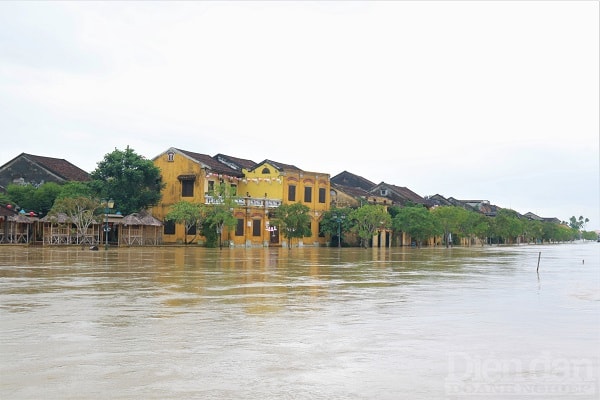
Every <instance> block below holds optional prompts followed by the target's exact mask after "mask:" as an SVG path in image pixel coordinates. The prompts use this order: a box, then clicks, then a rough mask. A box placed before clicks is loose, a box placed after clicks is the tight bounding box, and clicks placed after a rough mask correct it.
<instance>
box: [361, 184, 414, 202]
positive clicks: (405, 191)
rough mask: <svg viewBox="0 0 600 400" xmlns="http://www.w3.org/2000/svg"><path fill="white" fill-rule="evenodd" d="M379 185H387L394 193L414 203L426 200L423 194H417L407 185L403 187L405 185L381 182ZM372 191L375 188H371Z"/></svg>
mask: <svg viewBox="0 0 600 400" xmlns="http://www.w3.org/2000/svg"><path fill="white" fill-rule="evenodd" d="M377 186H378V187H379V186H386V187H388V188H389V189H390V190H392V191H393V192H394V193H396V194H397V195H399V196H401V197H402V198H404V199H405V200H408V201H411V202H413V203H418V204H425V203H426V201H425V199H424V198H422V197H421V196H419V195H418V194H416V193H415V192H413V191H412V190H410V189H409V188H407V187H403V186H396V185H390V184H389V183H383V182H382V183H380V184H379V185H377ZM371 192H373V190H371Z"/></svg>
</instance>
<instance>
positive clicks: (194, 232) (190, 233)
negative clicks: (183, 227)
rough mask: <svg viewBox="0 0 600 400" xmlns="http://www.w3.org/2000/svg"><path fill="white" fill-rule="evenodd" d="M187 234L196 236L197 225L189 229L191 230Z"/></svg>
mask: <svg viewBox="0 0 600 400" xmlns="http://www.w3.org/2000/svg"><path fill="white" fill-rule="evenodd" d="M187 234H188V235H195V234H196V224H194V225H192V226H190V227H189V229H188V230H187Z"/></svg>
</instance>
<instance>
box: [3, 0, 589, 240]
mask: <svg viewBox="0 0 600 400" xmlns="http://www.w3.org/2000/svg"><path fill="white" fill-rule="evenodd" d="M599 14H600V12H599V2H598V1H564V2H563V1H548V2H544V1H531V2H527V1H489V2H488V1H463V2H454V1H420V2H411V1H382V2H375V1H369V2H359V1H331V2H307V1H303V2H292V1H268V2H250V1H239V2H237V1H210V2H199V1H198V2H194V1H185V2H175V1H169V2H159V1H146V2H144V1H133V2H118V1H111V2H91V1H82V2H72V1H69V2H52V1H43V2H35V1H17V2H11V1H2V2H0V130H1V132H2V146H1V147H0V165H2V164H4V163H6V162H8V161H9V160H11V159H12V158H14V157H16V156H17V155H18V154H20V153H22V152H26V153H31V154H36V155H43V156H49V157H57V158H65V159H67V160H69V161H70V162H72V163H74V164H76V165H77V166H79V167H81V168H83V169H85V170H87V171H92V170H93V169H95V168H96V163H97V162H99V161H101V160H102V159H103V157H104V155H105V154H107V153H109V152H111V151H113V150H114V149H115V148H118V149H124V148H125V147H126V146H127V145H129V146H130V147H131V148H133V149H134V150H135V151H136V152H137V153H138V154H140V155H142V156H144V157H147V158H149V159H151V158H153V157H155V156H156V155H158V154H159V153H161V152H163V151H165V150H166V149H167V148H169V147H178V148H182V149H185V150H190V151H194V152H198V153H204V154H209V155H215V154H217V153H224V154H228V155H231V156H236V157H241V158H247V159H252V160H254V161H256V162H260V161H262V160H264V159H267V158H268V159H273V160H276V161H279V162H283V163H287V164H294V165H296V166H297V167H299V168H302V169H304V170H307V171H315V172H324V173H329V174H331V176H334V175H336V174H338V173H340V172H342V171H344V170H347V171H349V172H352V173H354V174H357V175H360V176H363V177H365V178H367V179H369V180H371V181H373V182H375V183H379V182H382V181H383V182H387V183H390V184H394V185H398V186H406V187H408V188H409V189H411V190H413V191H415V192H416V193H418V194H419V195H421V196H427V195H433V194H436V193H438V194H441V195H443V196H446V197H455V198H457V199H485V200H489V201H490V202H491V203H492V204H496V205H498V206H500V207H505V208H512V209H514V210H516V211H518V212H521V213H526V212H528V211H531V212H534V213H536V214H538V215H540V216H543V217H557V218H559V219H561V220H567V219H568V218H569V217H570V216H572V215H576V216H579V215H583V216H584V217H587V218H589V219H590V220H591V221H590V223H589V224H588V226H587V229H600V194H599V187H600V160H599V153H600V139H599V120H600V116H599V109H600V104H599V97H600V94H599V75H600V72H599V40H598V38H599V29H598V21H599Z"/></svg>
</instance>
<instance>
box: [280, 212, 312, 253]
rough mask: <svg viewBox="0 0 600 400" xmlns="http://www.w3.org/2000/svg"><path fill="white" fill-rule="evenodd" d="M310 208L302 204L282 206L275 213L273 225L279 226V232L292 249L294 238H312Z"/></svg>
mask: <svg viewBox="0 0 600 400" xmlns="http://www.w3.org/2000/svg"><path fill="white" fill-rule="evenodd" d="M309 211H310V208H308V207H307V206H305V205H304V204H302V203H293V204H282V205H280V206H279V207H277V209H276V210H275V212H274V214H275V215H274V218H272V221H273V225H277V226H279V232H280V233H281V234H282V235H283V237H284V238H286V239H287V240H288V247H289V248H291V247H292V239H293V238H298V239H300V238H303V237H307V236H310V234H311V232H310V215H308V212H309Z"/></svg>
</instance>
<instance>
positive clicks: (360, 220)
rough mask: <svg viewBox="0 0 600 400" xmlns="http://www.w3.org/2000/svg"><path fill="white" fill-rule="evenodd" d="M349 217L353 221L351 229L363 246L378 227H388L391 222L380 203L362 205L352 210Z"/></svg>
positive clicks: (365, 245)
mask: <svg viewBox="0 0 600 400" xmlns="http://www.w3.org/2000/svg"><path fill="white" fill-rule="evenodd" d="M349 217H350V219H351V220H352V223H353V226H352V231H353V232H355V233H356V235H357V236H358V237H359V238H360V241H361V244H362V246H364V247H368V244H369V240H370V239H372V238H373V236H374V235H375V233H376V232H377V230H378V229H380V228H384V229H387V228H390V227H391V224H392V217H391V215H390V214H389V213H388V212H387V210H386V209H385V207H383V206H382V205H373V204H367V205H364V206H362V207H360V208H357V209H356V210H354V211H352V212H351V213H350V215H349Z"/></svg>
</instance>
